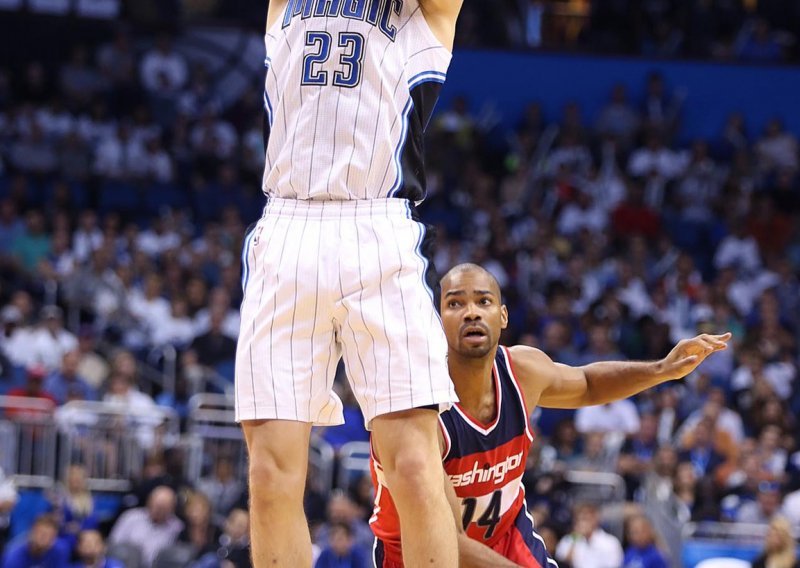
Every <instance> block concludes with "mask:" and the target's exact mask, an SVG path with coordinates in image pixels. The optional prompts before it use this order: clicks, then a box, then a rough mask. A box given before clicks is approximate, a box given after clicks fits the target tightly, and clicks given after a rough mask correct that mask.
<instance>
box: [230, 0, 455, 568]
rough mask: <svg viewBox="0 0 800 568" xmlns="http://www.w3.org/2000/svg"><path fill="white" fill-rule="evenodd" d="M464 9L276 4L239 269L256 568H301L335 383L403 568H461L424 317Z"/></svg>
mask: <svg viewBox="0 0 800 568" xmlns="http://www.w3.org/2000/svg"><path fill="white" fill-rule="evenodd" d="M461 3H462V0H270V2H269V10H268V19H267V33H266V39H265V43H266V59H265V67H266V82H265V90H264V109H265V134H266V168H265V172H264V180H263V190H264V193H265V194H266V195H267V205H266V207H265V209H264V214H263V216H262V218H261V219H260V220H259V222H258V223H257V224H256V225H255V226H254V227H253V228H252V229H251V230H249V231H248V233H247V235H246V237H245V242H244V246H243V252H242V265H243V274H242V285H243V288H244V299H243V301H242V323H241V334H240V339H239V344H238V348H237V355H236V415H237V419H238V420H240V421H241V422H242V425H243V429H244V433H245V438H246V441H247V446H248V450H249V455H250V496H251V513H252V538H251V542H252V547H253V558H254V563H255V566H256V567H258V568H261V567H263V566H285V567H291V568H296V567H307V566H309V565H310V563H311V542H310V538H309V533H308V527H307V524H306V519H305V517H304V515H303V508H302V502H303V490H304V485H305V484H304V480H305V477H306V470H307V460H308V443H309V436H310V432H311V427H312V425H332V424H338V423H341V422H342V408H341V401H339V399H338V398H337V397H336V396H335V394H333V392H332V390H331V387H332V385H333V379H334V374H335V370H336V365H337V362H338V361H339V359H340V358H341V357H342V356H343V357H344V361H345V365H346V368H347V375H348V378H349V380H350V382H351V385H352V388H353V391H354V392H355V394H356V397H357V398H358V401H359V404H360V406H361V408H362V410H363V413H364V417H365V420H366V422H367V425H368V427H369V428H370V429H371V430H372V432H373V437H374V441H375V444H376V447H377V448H378V449H379V451H380V455H381V457H382V459H383V465H384V470H385V475H386V480H387V485H388V486H389V487H391V490H392V495H393V497H394V499H395V502H396V505H397V509H398V513H399V517H400V523H401V526H402V530H403V535H404V537H405V538H404V539H403V551H402V552H403V558H404V561H405V562H406V564H407V565H408V566H430V567H434V566H448V567H450V566H457V563H458V551H457V545H456V540H457V537H456V527H455V523H454V520H453V517H452V513H451V510H450V508H449V506H448V502H447V498H446V496H445V490H444V483H443V480H444V472H443V469H442V467H441V460H440V459H439V454H438V444H437V430H436V429H437V412H438V411H442V410H444V409H446V408H449V406H450V405H451V404H452V403H453V402H454V401H455V400H456V396H455V392H454V389H453V386H452V383H451V381H450V378H449V376H448V371H447V364H446V361H445V358H446V354H447V343H446V340H445V337H444V334H443V332H442V328H441V322H440V320H439V318H438V316H437V314H436V311H435V308H434V304H433V294H432V283H433V282H435V280H434V279H435V276H434V275H433V273H432V272H433V271H432V270H430V268H431V267H430V264H429V262H428V260H427V257H426V256H425V255H426V251H427V248H428V245H429V239H428V236H427V235H426V231H425V227H424V225H422V224H421V223H420V222H419V221H418V220H417V215H416V210H415V207H416V203H418V202H419V201H421V200H422V199H423V198H424V197H425V171H424V166H423V145H422V137H423V131H424V129H425V127H426V125H427V123H428V121H429V119H430V117H431V114H432V112H433V106H434V103H435V101H436V99H437V97H438V94H439V90H440V88H441V85H442V83H443V81H444V78H445V75H446V72H447V68H448V65H449V62H450V56H451V54H450V51H451V49H452V44H453V38H454V35H455V25H456V18H457V16H458V13H459V10H460V8H461Z"/></svg>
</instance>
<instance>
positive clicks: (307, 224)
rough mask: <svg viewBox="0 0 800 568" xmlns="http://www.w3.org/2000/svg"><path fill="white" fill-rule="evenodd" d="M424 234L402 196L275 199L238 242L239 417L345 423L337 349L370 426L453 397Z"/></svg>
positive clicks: (446, 402)
mask: <svg viewBox="0 0 800 568" xmlns="http://www.w3.org/2000/svg"><path fill="white" fill-rule="evenodd" d="M428 244H429V242H428V239H426V230H425V226H424V225H423V224H422V223H420V222H418V221H416V220H415V219H414V216H413V214H412V209H411V207H410V205H409V202H408V201H406V200H404V199H371V200H354V201H302V200H291V199H288V200H287V199H276V198H271V199H270V201H269V203H268V204H267V207H266V208H265V210H264V216H263V217H262V218H261V219H260V220H259V221H258V223H257V224H256V225H255V227H254V228H253V229H252V230H251V231H250V232H248V234H247V236H246V238H245V242H244V247H243V251H242V261H243V262H242V264H243V270H242V286H243V289H244V300H243V301H242V308H241V312H242V314H241V315H242V324H241V332H240V334H239V343H238V346H237V351H236V419H237V420H240V421H241V420H261V419H282V420H296V421H300V422H310V423H312V424H316V425H332V424H341V423H342V422H343V415H342V403H341V401H340V400H339V398H338V396H336V394H335V393H334V392H333V391H332V387H333V380H334V375H335V373H336V366H337V364H338V362H339V359H340V358H341V357H342V356H344V362H345V367H346V369H347V376H348V379H349V381H350V385H351V387H352V389H353V392H354V393H355V396H356V398H357V399H358V402H359V404H360V405H361V410H362V412H363V413H364V419H365V421H366V424H367V427H369V424H370V423H371V421H372V419H373V418H374V417H375V416H379V415H381V414H387V413H390V412H396V411H400V410H408V409H410V408H417V407H421V406H431V405H439V408H440V410H441V411H443V410H446V409H447V408H449V407H450V405H451V404H452V403H453V402H455V401H456V400H458V399H457V397H456V394H455V390H454V388H453V384H452V382H451V381H450V376H449V374H448V371H447V359H446V357H447V341H446V339H445V336H444V332H443V331H442V326H441V321H440V319H439V316H438V314H437V312H436V308H435V307H434V302H433V292H432V283H431V282H428V281H426V278H435V276H434V275H433V271H432V270H431V266H430V264H429V262H428V261H427V259H426V258H425V256H424V253H423V251H426V250H427V248H426V247H427V245H428Z"/></svg>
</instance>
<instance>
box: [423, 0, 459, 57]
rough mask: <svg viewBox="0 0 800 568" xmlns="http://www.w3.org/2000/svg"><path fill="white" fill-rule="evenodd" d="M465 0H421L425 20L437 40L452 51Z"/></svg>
mask: <svg viewBox="0 0 800 568" xmlns="http://www.w3.org/2000/svg"><path fill="white" fill-rule="evenodd" d="M463 3H464V2H463V0H419V5H420V7H421V8H422V12H423V13H424V14H425V20H426V21H427V22H428V26H430V28H431V31H432V32H433V34H434V35H435V36H436V38H437V39H438V40H439V41H440V42H441V43H442V45H443V46H445V47H446V48H447V49H449V50H450V51H452V50H453V40H454V39H455V36H456V20H458V14H459V12H460V11H461V6H462V5H463Z"/></svg>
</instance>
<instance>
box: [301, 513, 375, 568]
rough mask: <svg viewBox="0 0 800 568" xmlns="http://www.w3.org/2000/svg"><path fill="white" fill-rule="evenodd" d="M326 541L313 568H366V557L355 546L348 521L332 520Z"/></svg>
mask: <svg viewBox="0 0 800 568" xmlns="http://www.w3.org/2000/svg"><path fill="white" fill-rule="evenodd" d="M328 542H329V544H328V546H326V547H325V548H324V549H323V550H322V552H321V553H320V555H319V558H318V559H317V562H316V564H314V568H367V566H368V565H369V564H368V562H367V557H365V556H364V554H363V552H362V551H361V550H359V549H358V547H357V546H355V543H354V540H353V529H352V527H351V525H350V524H349V523H346V522H344V521H335V522H332V523H331V524H330V529H329V535H328Z"/></svg>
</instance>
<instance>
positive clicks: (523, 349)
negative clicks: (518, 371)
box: [506, 345, 551, 368]
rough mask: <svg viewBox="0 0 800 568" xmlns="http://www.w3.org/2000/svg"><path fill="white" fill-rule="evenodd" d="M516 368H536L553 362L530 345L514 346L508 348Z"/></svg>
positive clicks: (542, 352)
mask: <svg viewBox="0 0 800 568" xmlns="http://www.w3.org/2000/svg"><path fill="white" fill-rule="evenodd" d="M506 349H507V350H508V353H509V355H510V356H511V359H512V361H513V364H514V366H515V367H518V368H519V367H523V368H527V367H531V366H533V367H536V366H538V365H543V364H546V363H549V362H551V359H550V357H548V356H547V354H546V353H545V352H544V351H542V350H541V349H537V348H536V347H531V346H529V345H512V346H511V347H506Z"/></svg>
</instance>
